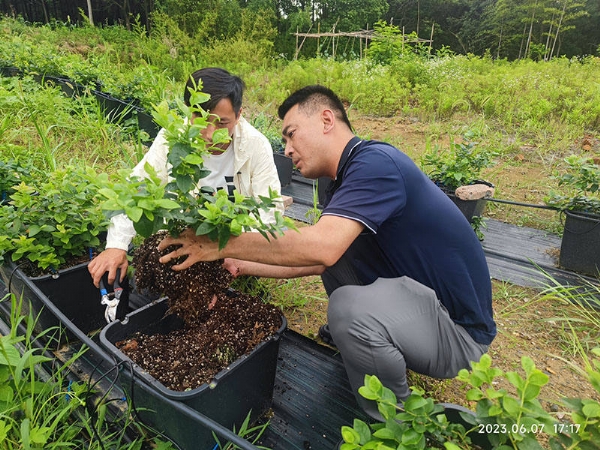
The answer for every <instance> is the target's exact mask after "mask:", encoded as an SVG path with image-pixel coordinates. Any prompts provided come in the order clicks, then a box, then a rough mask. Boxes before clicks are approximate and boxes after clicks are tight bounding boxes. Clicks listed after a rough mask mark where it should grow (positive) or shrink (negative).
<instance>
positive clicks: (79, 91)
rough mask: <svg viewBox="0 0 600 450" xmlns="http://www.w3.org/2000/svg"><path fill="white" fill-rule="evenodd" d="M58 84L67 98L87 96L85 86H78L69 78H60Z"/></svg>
mask: <svg viewBox="0 0 600 450" xmlns="http://www.w3.org/2000/svg"><path fill="white" fill-rule="evenodd" d="M56 83H57V84H58V85H59V86H60V89H61V90H62V92H63V94H65V95H66V96H67V97H71V98H75V97H81V96H82V95H83V94H85V90H86V88H85V86H83V85H81V84H77V83H75V82H74V81H72V80H69V79H68V78H59V79H58V80H57V82H56Z"/></svg>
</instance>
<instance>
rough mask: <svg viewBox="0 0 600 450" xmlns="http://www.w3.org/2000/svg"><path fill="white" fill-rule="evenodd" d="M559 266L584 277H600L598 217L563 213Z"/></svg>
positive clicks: (582, 213)
mask: <svg viewBox="0 0 600 450" xmlns="http://www.w3.org/2000/svg"><path fill="white" fill-rule="evenodd" d="M564 214H565V224H564V231H563V237H562V241H561V246H560V257H559V265H560V266H561V267H562V268H564V269H567V270H572V271H574V272H578V273H582V274H585V275H592V276H595V277H599V276H600V216H599V215H597V214H589V213H584V212H579V211H577V212H574V211H564Z"/></svg>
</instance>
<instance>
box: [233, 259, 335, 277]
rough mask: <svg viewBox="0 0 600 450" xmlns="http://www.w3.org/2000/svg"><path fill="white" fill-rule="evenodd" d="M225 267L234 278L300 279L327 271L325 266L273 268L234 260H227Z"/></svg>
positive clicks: (267, 265)
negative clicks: (243, 276) (245, 276)
mask: <svg viewBox="0 0 600 450" xmlns="http://www.w3.org/2000/svg"><path fill="white" fill-rule="evenodd" d="M223 267H224V268H225V269H227V270H228V271H229V272H230V273H231V274H232V275H233V276H234V277H239V276H242V275H250V276H255V277H263V278H299V277H307V276H310V275H321V274H322V273H323V272H324V271H325V266H321V265H318V266H308V267H286V266H273V265H270V264H263V263H257V262H253V261H243V260H241V259H233V258H227V259H225V261H224V262H223Z"/></svg>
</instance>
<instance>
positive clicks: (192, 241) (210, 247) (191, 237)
mask: <svg viewBox="0 0 600 450" xmlns="http://www.w3.org/2000/svg"><path fill="white" fill-rule="evenodd" d="M171 245H179V246H180V247H179V248H178V249H177V250H173V251H172V252H171V253H167V254H166V255H164V256H163V257H161V258H160V259H159V261H160V262H161V263H163V264H166V263H168V262H169V261H171V260H172V259H176V258H180V257H182V256H185V257H186V258H185V260H184V261H183V262H182V263H180V264H176V265H174V266H173V267H172V269H173V270H184V269H187V268H188V267H190V266H192V265H194V264H196V263H197V262H199V261H215V260H217V259H219V244H218V243H217V242H213V241H211V240H210V239H209V238H208V237H207V236H196V233H194V231H193V230H191V229H187V230H185V231H184V232H183V233H181V234H180V235H179V237H178V238H174V237H170V236H169V237H166V238H164V239H163V240H162V241H161V243H160V244H158V250H159V251H163V250H164V249H166V248H167V247H169V246H171Z"/></svg>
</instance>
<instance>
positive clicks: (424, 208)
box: [159, 86, 496, 418]
mask: <svg viewBox="0 0 600 450" xmlns="http://www.w3.org/2000/svg"><path fill="white" fill-rule="evenodd" d="M279 117H280V118H281V119H283V131H282V134H283V140H284V142H285V151H286V154H287V155H288V156H290V157H291V158H292V159H293V161H294V164H295V165H296V167H297V168H298V169H299V170H300V172H301V173H302V175H303V176H305V177H307V178H318V177H322V176H327V177H329V178H331V179H332V180H333V182H332V184H331V185H330V187H329V189H328V193H327V200H326V201H325V208H324V210H323V212H322V215H321V217H320V219H319V221H318V222H317V223H316V224H315V225H312V226H309V227H303V228H301V229H300V230H299V231H294V230H289V231H286V232H285V234H284V235H283V236H280V237H278V238H277V239H271V240H270V241H267V240H265V239H264V238H263V237H262V236H260V235H258V234H257V233H244V234H242V235H241V236H238V237H235V238H232V239H231V240H230V241H229V243H228V244H227V246H226V247H225V248H224V249H222V250H220V251H219V249H218V244H217V243H214V242H211V241H210V240H208V239H207V238H205V237H204V236H195V234H194V233H193V231H191V230H188V231H187V232H185V233H183V234H182V235H181V236H180V237H179V238H177V239H175V238H167V239H165V240H164V241H163V242H162V243H161V244H160V246H159V249H164V248H166V247H167V246H169V245H179V246H180V247H179V248H178V249H177V250H175V251H173V252H171V253H169V254H167V255H165V256H163V257H162V258H161V262H168V261H170V260H171V259H173V258H176V257H181V256H187V258H186V259H185V260H184V261H183V262H182V263H181V264H179V265H177V266H174V269H175V270H182V269H185V268H186V267H189V266H190V265H192V264H194V263H195V262H197V261H201V260H216V259H221V258H234V259H230V260H229V261H230V264H233V263H231V262H232V261H233V262H234V266H231V265H230V266H229V267H228V269H229V270H230V271H232V272H233V273H235V274H237V275H239V274H244V275H258V276H271V277H280V278H286V277H291V276H303V275H312V274H320V275H321V276H322V279H323V283H324V285H325V288H326V290H327V292H328V294H329V296H330V298H329V308H328V322H329V331H330V333H331V336H332V338H333V340H334V341H335V344H336V346H337V348H338V349H339V351H340V353H341V355H342V358H343V360H344V365H345V368H346V371H347V374H348V378H349V380H350V384H351V386H352V389H353V391H354V393H355V395H356V397H357V400H358V402H359V403H360V404H361V406H362V407H363V408H364V409H365V411H366V412H367V413H369V414H370V415H372V416H373V417H376V418H378V417H379V415H378V412H377V408H376V405H375V404H374V402H372V401H368V400H365V399H364V398H362V397H361V396H360V395H358V388H359V387H360V386H362V385H363V382H364V376H365V375H366V374H372V375H377V377H378V378H379V379H380V380H381V382H382V383H383V385H384V386H386V387H388V388H390V389H391V390H392V391H393V392H394V393H395V394H396V396H397V398H398V399H400V400H402V399H405V398H406V397H407V396H408V395H409V394H410V391H409V387H408V384H407V380H406V369H411V370H413V371H415V372H418V373H422V374H425V375H429V376H432V377H437V378H449V377H454V376H455V375H456V374H457V373H458V371H459V370H460V369H462V368H469V366H470V362H471V361H478V360H479V358H480V357H481V355H482V354H483V353H485V352H486V351H487V349H488V346H489V345H490V343H491V342H492V340H493V339H494V336H495V335H496V326H495V323H494V319H493V312H492V292H491V281H490V275H489V271H488V267H487V263H486V260H485V256H484V253H483V250H482V248H481V244H480V242H479V240H478V238H477V236H476V235H475V233H474V232H473V230H472V228H471V226H470V224H469V223H468V221H467V219H466V218H465V217H464V215H463V214H462V213H461V212H460V211H459V209H458V208H457V207H456V206H455V205H454V204H453V203H452V201H451V200H450V199H449V198H448V197H447V196H446V195H445V194H444V193H443V192H442V191H441V190H440V189H439V188H438V187H436V186H435V185H434V183H432V182H431V181H430V180H429V179H428V178H427V176H426V175H425V174H424V173H423V172H422V171H421V170H419V168H418V167H417V166H416V165H415V164H414V163H413V162H412V161H411V159H410V158H409V157H408V156H406V155H405V154H404V153H402V152H401V151H399V150H398V149H396V148H395V147H393V146H391V145H389V144H386V143H383V142H378V141H363V140H361V139H359V138H358V137H356V136H355V135H354V133H353V131H352V127H351V125H350V122H349V120H348V117H347V115H346V112H345V110H344V107H343V104H342V102H341V101H340V100H339V98H338V97H337V96H336V95H335V94H334V93H333V92H332V91H331V90H329V89H327V88H325V87H323V86H308V87H305V88H303V89H300V90H299V91H296V92H295V93H293V94H292V95H291V96H290V97H288V99H287V100H285V102H284V103H283V104H282V105H281V106H280V108H279Z"/></svg>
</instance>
